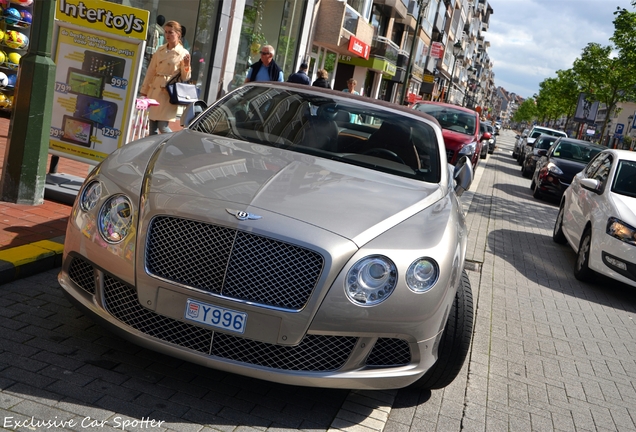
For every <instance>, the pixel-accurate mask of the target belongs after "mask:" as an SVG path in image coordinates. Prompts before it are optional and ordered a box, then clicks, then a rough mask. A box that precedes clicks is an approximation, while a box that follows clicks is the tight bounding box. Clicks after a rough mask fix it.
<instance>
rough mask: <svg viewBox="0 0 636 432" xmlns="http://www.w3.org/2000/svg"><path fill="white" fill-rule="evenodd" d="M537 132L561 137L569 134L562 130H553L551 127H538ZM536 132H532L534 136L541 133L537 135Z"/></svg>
mask: <svg viewBox="0 0 636 432" xmlns="http://www.w3.org/2000/svg"><path fill="white" fill-rule="evenodd" d="M535 133H538V134H539V135H541V134H544V135H550V136H554V137H561V136H563V137H564V136H567V135H566V134H565V132H561V131H553V130H549V129H536V130H535ZM535 133H533V134H532V137H533V138H536V137H538V136H539V135H536V136H535Z"/></svg>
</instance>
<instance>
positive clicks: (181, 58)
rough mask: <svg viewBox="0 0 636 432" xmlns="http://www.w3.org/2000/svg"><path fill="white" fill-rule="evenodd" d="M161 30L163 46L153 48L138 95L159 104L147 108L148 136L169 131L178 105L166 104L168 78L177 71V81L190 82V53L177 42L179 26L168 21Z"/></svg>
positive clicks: (167, 101) (178, 39) (179, 40)
mask: <svg viewBox="0 0 636 432" xmlns="http://www.w3.org/2000/svg"><path fill="white" fill-rule="evenodd" d="M163 28H164V31H165V38H166V41H167V43H166V44H165V45H162V46H160V47H159V48H157V51H155V53H154V54H153V55H152V59H151V60H150V64H149V65H148V71H147V72H146V77H145V78H144V82H143V84H142V85H141V89H140V91H139V93H140V94H141V95H142V96H147V97H148V98H150V99H155V100H156V101H157V102H159V106H151V107H150V108H149V109H148V118H149V119H150V135H155V134H157V133H159V132H161V133H170V132H172V130H170V127H169V126H168V123H169V122H171V121H174V120H175V118H176V116H177V108H178V106H177V105H172V104H171V103H170V95H169V94H168V91H167V90H166V84H167V83H168V81H170V78H172V77H173V76H175V75H176V74H177V73H178V72H181V81H188V80H189V79H190V54H189V53H188V51H187V50H186V49H185V48H184V47H183V44H182V43H181V25H180V24H179V23H178V22H176V21H168V22H167V23H166V24H165V25H164V26H163Z"/></svg>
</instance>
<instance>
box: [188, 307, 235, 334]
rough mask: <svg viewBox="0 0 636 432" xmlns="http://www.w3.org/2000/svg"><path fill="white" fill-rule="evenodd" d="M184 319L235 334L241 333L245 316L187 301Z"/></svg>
mask: <svg viewBox="0 0 636 432" xmlns="http://www.w3.org/2000/svg"><path fill="white" fill-rule="evenodd" d="M185 319H187V320H189V321H194V322H197V323H199V324H205V325H209V326H212V327H216V328H220V329H223V330H227V331H231V332H235V333H243V332H245V324H246V323H247V314H246V313H244V312H237V311H234V310H231V309H225V308H222V307H218V306H214V305H211V304H208V303H203V302H200V301H198V300H192V299H188V302H187V304H186V310H185Z"/></svg>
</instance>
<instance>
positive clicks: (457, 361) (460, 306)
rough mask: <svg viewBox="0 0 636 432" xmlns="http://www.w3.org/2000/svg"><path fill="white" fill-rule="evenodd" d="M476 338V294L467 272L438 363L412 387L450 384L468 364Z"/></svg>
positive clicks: (435, 386) (451, 315) (438, 356)
mask: <svg viewBox="0 0 636 432" xmlns="http://www.w3.org/2000/svg"><path fill="white" fill-rule="evenodd" d="M472 335H473V292H472V290H471V288H470V280H469V279H468V274H466V271H465V270H463V271H462V278H461V283H460V284H459V288H458V289H457V293H456V294H455V301H454V302H453V306H452V307H451V310H450V313H449V315H448V321H447V322H446V327H445V328H444V333H443V334H442V337H441V339H440V341H439V346H438V348H437V361H436V362H435V364H434V365H433V366H432V367H431V368H430V369H429V370H428V371H427V372H426V373H425V374H424V375H423V376H422V378H420V379H419V380H417V381H415V382H414V383H413V384H411V386H412V387H416V388H426V389H440V388H443V387H446V386H447V385H449V384H450V383H451V382H453V380H454V379H455V378H456V377H457V375H458V374H459V371H460V370H461V369H462V366H463V365H464V360H466V355H467V354H468V349H469V348H470V340H471V338H472Z"/></svg>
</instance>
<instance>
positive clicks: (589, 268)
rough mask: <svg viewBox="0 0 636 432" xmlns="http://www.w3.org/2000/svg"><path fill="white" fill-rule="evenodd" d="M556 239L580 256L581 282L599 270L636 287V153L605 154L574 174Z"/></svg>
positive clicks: (578, 273) (577, 269) (577, 265)
mask: <svg viewBox="0 0 636 432" xmlns="http://www.w3.org/2000/svg"><path fill="white" fill-rule="evenodd" d="M552 238H553V239H554V241H555V242H557V243H562V244H566V243H567V244H569V245H570V247H571V248H572V249H573V250H574V251H575V252H576V254H577V258H576V263H575V266H574V276H575V277H576V278H577V279H579V280H583V281H586V280H589V279H590V277H592V276H593V275H594V273H595V272H598V273H600V274H603V275H605V276H607V277H610V278H612V279H615V280H617V281H620V282H622V283H624V284H627V285H630V286H633V287H636V153H634V152H632V151H628V150H609V149H607V150H604V151H603V152H601V153H599V154H598V155H596V157H594V158H593V159H592V161H591V162H590V163H589V164H588V165H587V166H586V167H585V169H584V170H583V171H581V172H580V173H578V174H576V175H575V176H574V180H573V181H572V184H571V185H570V187H568V188H567V189H566V191H565V194H564V195H563V198H562V199H561V201H560V204H559V213H558V215H557V218H556V221H555V224H554V231H553V235H552Z"/></svg>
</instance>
